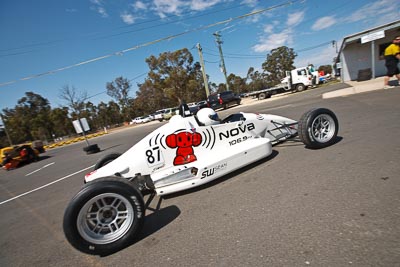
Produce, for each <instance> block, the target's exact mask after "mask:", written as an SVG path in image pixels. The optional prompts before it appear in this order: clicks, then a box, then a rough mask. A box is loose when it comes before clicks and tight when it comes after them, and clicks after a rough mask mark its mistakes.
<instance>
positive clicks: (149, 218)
mask: <svg viewBox="0 0 400 267" xmlns="http://www.w3.org/2000/svg"><path fill="white" fill-rule="evenodd" d="M158 199H159V201H158V203H157V207H156V208H155V209H153V208H146V209H150V210H153V211H154V212H153V213H151V214H149V215H146V217H145V220H144V225H143V228H142V230H141V231H140V233H139V234H138V236H137V238H135V239H132V240H131V242H129V243H128V244H127V245H126V246H125V247H123V248H121V249H119V250H117V251H111V252H110V253H108V254H101V255H99V256H100V257H107V256H110V255H112V254H115V253H117V252H120V251H122V250H124V249H127V248H129V247H130V246H132V245H134V244H136V243H139V242H141V241H142V240H144V239H146V238H147V237H149V236H151V235H153V234H154V233H156V232H157V231H159V230H160V229H162V228H164V227H165V226H167V225H168V224H170V223H171V222H172V221H174V220H175V219H176V218H177V217H178V216H179V215H180V214H181V211H180V209H179V208H178V207H177V206H175V205H171V206H168V207H165V208H161V209H160V205H161V202H162V198H158ZM153 243H158V241H157V240H156V239H155V238H153V239H149V240H146V241H145V243H144V245H145V246H151V245H152V244H153Z"/></svg>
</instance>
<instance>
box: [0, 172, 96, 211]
mask: <svg viewBox="0 0 400 267" xmlns="http://www.w3.org/2000/svg"><path fill="white" fill-rule="evenodd" d="M93 167H94V165H92V166H89V167H87V168H85V169H82V170H80V171H77V172H74V173H71V174H68V175H67V176H64V177H62V178H60V179H57V180H55V181H53V182H51V183H48V184H45V185H42V186H40V187H38V188H35V189H33V190H31V191H28V192H25V193H22V194H20V195H18V196H15V197H12V198H10V199H7V200H4V201H2V202H0V205H3V204H5V203H7V202H10V201H12V200H15V199H17V198H20V197H23V196H25V195H28V194H30V193H33V192H36V191H38V190H40V189H43V188H45V187H48V186H50V185H52V184H55V183H58V182H60V181H62V180H65V179H67V178H69V177H71V176H74V175H75V174H78V173H81V172H83V171H86V170H88V169H91V168H93Z"/></svg>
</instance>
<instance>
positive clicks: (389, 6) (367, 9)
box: [345, 0, 399, 22]
mask: <svg viewBox="0 0 400 267" xmlns="http://www.w3.org/2000/svg"><path fill="white" fill-rule="evenodd" d="M398 4H399V3H398V1H397V0H380V1H375V2H374V3H371V4H367V5H365V6H363V7H361V8H360V9H358V10H357V11H356V12H354V13H353V14H351V15H350V16H349V17H348V18H346V19H345V20H346V21H347V22H357V21H360V20H364V19H369V18H373V19H376V18H377V17H379V16H388V15H389V14H390V13H392V12H393V11H394V10H396V7H398ZM392 20H393V21H394V20H396V17H394V18H393V19H392Z"/></svg>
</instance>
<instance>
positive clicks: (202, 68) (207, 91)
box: [196, 43, 210, 97]
mask: <svg viewBox="0 0 400 267" xmlns="http://www.w3.org/2000/svg"><path fill="white" fill-rule="evenodd" d="M196 47H197V50H198V51H199V57H200V65H201V72H203V80H204V87H205V88H206V95H207V97H208V96H209V95H210V90H209V89H208V80H207V75H206V69H205V67H204V60H203V53H202V51H203V48H201V46H200V43H197V45H196Z"/></svg>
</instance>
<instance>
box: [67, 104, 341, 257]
mask: <svg viewBox="0 0 400 267" xmlns="http://www.w3.org/2000/svg"><path fill="white" fill-rule="evenodd" d="M338 129H339V124H338V120H337V118H336V116H335V114H334V113H333V112H332V111H330V110H328V109H325V108H317V109H312V110H310V111H308V112H306V113H305V114H304V115H303V116H302V117H301V118H300V120H299V121H295V120H292V119H288V118H285V117H281V116H277V115H269V114H254V113H235V114H232V115H230V116H228V117H227V118H225V119H223V120H219V118H218V115H217V114H216V113H215V111H213V110H212V109H210V108H203V109H201V110H199V111H198V113H197V115H196V116H187V117H182V116H180V115H175V116H173V117H172V118H171V119H170V121H169V122H168V123H167V124H165V125H163V126H161V127H160V128H158V129H156V130H155V131H153V132H151V133H150V134H149V135H147V136H146V137H145V138H143V139H142V140H141V141H139V142H138V143H137V144H135V145H134V146H132V147H131V148H130V149H129V150H128V151H126V152H125V153H124V154H122V155H121V154H117V153H114V154H109V155H105V156H104V157H103V158H101V159H100V160H99V161H98V162H97V163H96V165H95V167H94V171H92V172H91V173H89V174H87V175H86V176H85V183H86V184H85V186H84V187H83V188H82V189H81V190H80V191H79V192H78V193H77V194H76V195H75V197H73V199H72V200H71V202H70V204H69V205H68V207H67V209H66V210H65V214H64V221H63V228H64V233H65V236H66V238H67V240H68V241H69V242H70V244H71V245H72V246H74V247H75V248H76V249H78V250H80V251H82V252H84V253H88V254H96V255H105V254H110V253H114V252H116V251H118V250H121V249H122V248H124V247H126V246H128V245H129V244H132V240H135V238H136V237H138V236H139V233H140V230H141V227H142V225H143V223H144V220H145V210H146V207H145V203H144V199H143V195H144V194H147V193H151V194H152V196H154V195H155V194H157V195H160V196H162V195H166V194H171V193H174V192H178V191H182V190H186V189H189V188H193V187H196V186H199V185H202V184H205V183H208V182H210V181H212V180H214V179H217V178H219V177H221V176H223V175H226V174H228V173H230V172H233V171H235V170H237V169H239V168H242V167H244V166H246V165H249V164H250V163H253V162H256V161H258V160H260V159H263V158H266V157H267V156H269V155H270V154H271V153H272V145H274V144H277V143H279V142H283V141H285V140H288V139H293V138H297V136H298V139H300V140H301V141H302V142H303V143H304V144H305V146H306V147H307V148H312V149H319V148H324V147H327V146H329V145H332V144H334V143H335V142H336V139H337V133H338Z"/></svg>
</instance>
